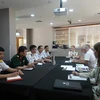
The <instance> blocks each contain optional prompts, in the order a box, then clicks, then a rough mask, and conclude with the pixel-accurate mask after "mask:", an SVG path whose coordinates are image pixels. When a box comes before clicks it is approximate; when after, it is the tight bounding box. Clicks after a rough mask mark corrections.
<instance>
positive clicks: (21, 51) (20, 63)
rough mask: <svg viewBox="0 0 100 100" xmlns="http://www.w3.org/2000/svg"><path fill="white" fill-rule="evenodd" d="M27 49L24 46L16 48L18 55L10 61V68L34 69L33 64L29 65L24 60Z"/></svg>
mask: <svg viewBox="0 0 100 100" xmlns="http://www.w3.org/2000/svg"><path fill="white" fill-rule="evenodd" d="M26 53H27V48H26V47H25V46H20V47H19V48H18V53H17V54H16V55H14V56H13V57H12V59H11V67H12V68H17V69H21V70H23V69H25V68H30V67H34V63H31V64H29V62H28V60H27V58H26Z"/></svg>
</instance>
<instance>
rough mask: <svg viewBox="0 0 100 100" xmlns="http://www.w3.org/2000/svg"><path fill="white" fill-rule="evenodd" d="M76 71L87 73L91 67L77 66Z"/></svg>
mask: <svg viewBox="0 0 100 100" xmlns="http://www.w3.org/2000/svg"><path fill="white" fill-rule="evenodd" d="M76 70H77V71H79V72H87V71H89V67H88V66H84V65H83V64H76Z"/></svg>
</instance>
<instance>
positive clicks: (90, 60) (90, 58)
mask: <svg viewBox="0 0 100 100" xmlns="http://www.w3.org/2000/svg"><path fill="white" fill-rule="evenodd" d="M82 52H83V53H84V58H83V60H82V59H80V60H74V61H73V62H78V63H83V64H85V65H87V66H88V67H89V68H90V70H91V69H93V68H94V67H95V64H96V58H95V56H94V54H93V53H92V52H91V51H90V48H89V47H88V46H87V45H84V46H83V47H82Z"/></svg>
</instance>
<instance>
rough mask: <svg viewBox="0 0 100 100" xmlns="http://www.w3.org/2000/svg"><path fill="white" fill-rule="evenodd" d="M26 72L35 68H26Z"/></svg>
mask: <svg viewBox="0 0 100 100" xmlns="http://www.w3.org/2000/svg"><path fill="white" fill-rule="evenodd" d="M24 70H33V68H25V69H24Z"/></svg>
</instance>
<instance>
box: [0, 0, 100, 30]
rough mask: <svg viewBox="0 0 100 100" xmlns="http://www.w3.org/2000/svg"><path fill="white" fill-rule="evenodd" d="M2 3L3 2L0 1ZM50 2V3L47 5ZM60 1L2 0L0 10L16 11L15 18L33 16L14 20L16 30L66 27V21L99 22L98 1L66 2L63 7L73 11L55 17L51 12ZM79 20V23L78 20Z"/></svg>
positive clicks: (75, 0) (99, 1)
mask: <svg viewBox="0 0 100 100" xmlns="http://www.w3.org/2000/svg"><path fill="white" fill-rule="evenodd" d="M0 1H3V0H0ZM48 1H51V2H52V3H48ZM59 3H60V0H4V4H3V2H2V3H1V2H0V8H7V7H10V8H14V9H16V17H20V16H22V17H23V16H30V15H31V14H35V17H34V18H31V17H29V18H22V19H18V20H16V24H17V28H33V27H42V26H50V22H53V23H54V25H53V26H60V25H68V24H69V23H68V22H67V20H68V19H72V23H90V22H93V23H94V22H100V15H97V13H99V12H100V0H67V2H66V3H64V5H63V6H64V7H66V8H68V9H71V8H72V9H74V12H70V13H69V14H68V15H67V16H60V17H56V16H55V15H54V13H53V10H54V9H55V8H57V7H59ZM79 19H81V20H82V21H81V22H78V20H79ZM36 20H42V21H43V22H42V23H36V22H35V21H36Z"/></svg>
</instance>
